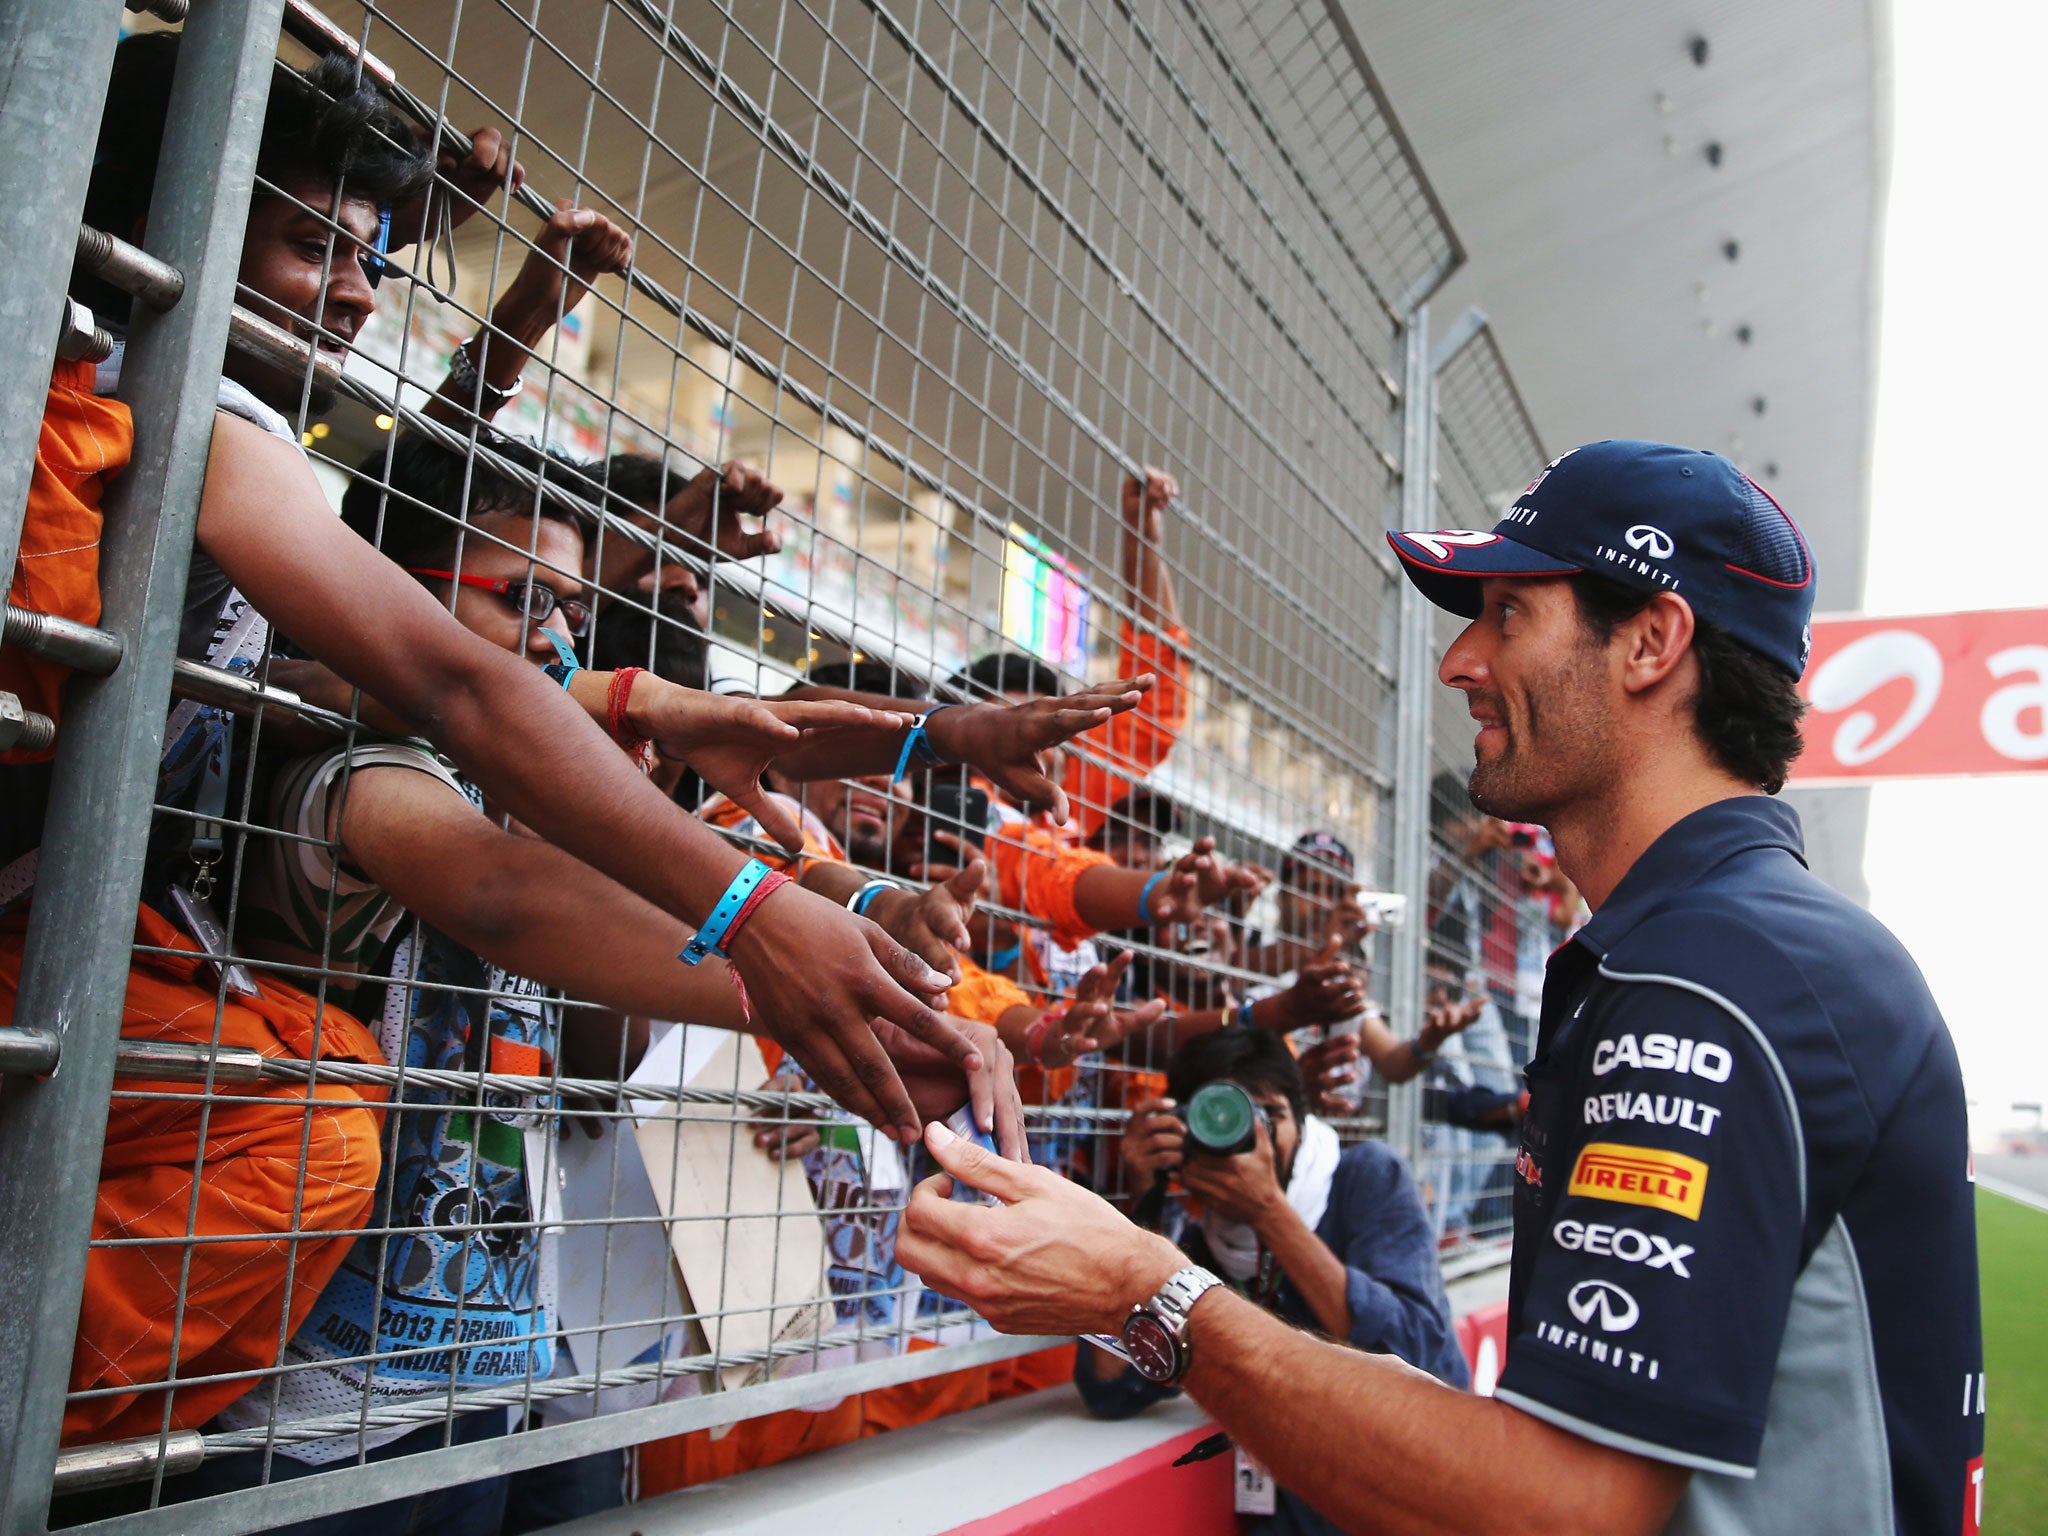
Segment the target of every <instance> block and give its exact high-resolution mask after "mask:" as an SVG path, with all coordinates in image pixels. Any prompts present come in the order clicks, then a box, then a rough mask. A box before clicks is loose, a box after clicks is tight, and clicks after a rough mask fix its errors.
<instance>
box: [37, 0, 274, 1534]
mask: <svg viewBox="0 0 2048 1536" xmlns="http://www.w3.org/2000/svg"><path fill="white" fill-rule="evenodd" d="M72 8H73V6H72V4H71V3H70V0H66V3H63V4H51V3H39V4H36V5H32V6H29V7H27V9H28V10H30V11H31V12H35V13H43V12H47V13H49V14H50V15H52V16H54V15H57V14H58V13H60V12H65V11H68V10H70V9H72ZM282 8H283V0H208V3H207V4H205V5H202V6H199V7H196V8H195V10H194V12H193V15H192V19H191V21H190V23H189V24H188V25H187V26H186V28H185V34H184V42H183V45H182V47H181V49H180V53H179V59H178V70H177V78H176V81H175V83H174V85H173V89H172V94H171V101H170V111H169V116H168V121H167V124H166V128H165V133H164V141H163V150H162V156H161V159H160V160H159V162H158V170H157V181H156V190H155V194H154V196H153V199H152V203H151V212H150V220H149V226H150V227H149V247H150V251H151V253H152V254H153V255H155V256H157V257H159V258H161V259H162V260H164V261H167V262H169V263H170V264H171V265H172V266H174V267H176V268H177V269H178V270H179V271H180V272H182V273H184V274H185V276H186V280H187V285H186V292H185V294H184V297H183V300H182V301H181V302H180V303H179V304H178V305H177V306H176V307H175V308H174V309H172V310H171V311H170V312H169V313H166V314H157V313H154V312H152V311H150V310H149V309H148V308H147V306H141V305H138V306H137V308H136V312H135V316H134V321H133V326H132V329H131V330H130V332H129V343H128V352H127V357H126V360H125V362H124V365H123V369H122V378H121V398H122V399H123V400H124V401H125V402H126V403H127V404H128V406H129V408H130V409H131V410H132V411H133V412H134V417H135V456H134V460H133V462H132V464H131V467H130V468H129V469H128V471H127V472H126V473H125V474H123V475H121V476H120V477H119V478H118V479H117V480H115V481H114V483H113V484H112V485H111V486H110V487H109V490H108V495H107V505H106V513H107V517H106V535H105V543H104V546H103V550H102V563H101V571H100V583H101V590H102V593H103V596H104V600H105V605H106V612H105V617H104V618H103V619H102V621H101V622H102V623H103V625H104V626H105V627H106V628H108V629H110V630H112V631H113V632H114V633H116V634H118V635H120V636H121V637H122V639H123V641H124V642H125V645H126V659H125V661H124V662H123V664H122V665H121V666H120V667H119V668H118V669H117V670H116V671H115V672H114V673H113V675H112V676H110V677H106V678H88V677H83V676H81V677H76V678H74V679H73V684H72V691H71V692H70V694H69V696H68V698H67V700H66V710H65V717H64V730H63V733H62V737H61V740H60V742H59V746H58V755H57V761H56V769H55V785H54V788H53V791H52V795H51V800H50V810H49V816H48V819H47V821H46V823H45V826H44V835H43V850H44V853H43V859H42V865H41V871H40V878H39V880H38V882H37V888H36V895H35V904H34V908H33V914H32V916H31V919H30V926H29V933H28V947H27V951H26V953H25V955H24V956H23V962H22V976H21V991H20V994H19V997H18V999H17V1003H16V1008H15V1021H16V1022H17V1023H18V1024H23V1025H33V1026H35V1027H38V1028H43V1029H49V1030H53V1031H55V1032H56V1033H57V1034H58V1035H59V1036H60V1037H61V1040H62V1050H61V1056H60V1061H59V1066H58V1070H57V1072H56V1073H55V1074H54V1075H53V1076H51V1077H49V1078H45V1079H40V1080H22V1079H16V1080H12V1081H9V1082H8V1083H7V1084H6V1085H5V1098H4V1099H0V1167H6V1168H10V1169H17V1170H18V1169H27V1168H31V1167H35V1168H42V1169H46V1170H50V1171H51V1173H52V1174H53V1176H52V1177H48V1178H41V1179H36V1178H23V1179H18V1180H16V1181H14V1187H13V1188H12V1189H10V1191H9V1196H8V1199H7V1200H6V1201H4V1202H0V1295H4V1296H6V1297H7V1305H6V1306H5V1307H0V1536H20V1533H40V1532H42V1531H43V1530H44V1528H45V1521H46V1516H47V1504H48V1497H49V1489H50V1483H51V1472H52V1468H53V1466H54V1464H55V1459H56V1454H57V1443H58V1435H59V1430H60V1427H61V1424H62V1419H63V1412H64V1393H65V1387H66V1383H67V1381H68V1379H69V1374H70V1364H71V1346H72V1339H73V1337H74V1335H75V1333H76V1330H77V1322H78V1307H79V1296H80V1291H81V1288H82V1287H83V1285H84V1280H85V1260H86V1241H87V1238H88V1235H89V1233H90V1229H91V1219H92V1209H93V1199H94V1193H95V1188H96V1183H97V1179H96V1175H97V1170H98V1168H99V1161H100V1147H101V1143H102V1141H103V1140H104V1137H105V1130H106V1113H107V1102H108V1094H109V1091H110V1089H111V1086H112V1082H113V1070H114V1056H115V1050H116V1044H117V1034H118V1029H119V1024H120V1017H121V1006H122V998H123V996H124V994H125V992H126V985H127V974H128V946H129V943H130V940H131V937H132V934H133V931H134V926H135V903H136V900H137V898H138V896H139V895H140V892H141V886H142V854H143V845H144V840H145V837H146V835H147V832H148V827H149V817H150V805H151V801H152V799H153V792H154V789H155V785H156V778H157V762H158V756H159V753H160V752H161V751H162V746H163V732H164V721H165V712H166V707H167V703H168V700H169V698H170V686H171V664H172V660H173V656H174V653H175V651H176V648H177V636H178V620H179V615H180V610H181V607H182V605H183V602H184V596H185V578H186V572H187V566H188V562H189V560H190V558H191V548H192V536H193V530H194V528H195V527H196V525H197V522H198V516H199V493H200V487H201V484H202V482H203V480H204V477H205V471H206V460H207V453H208V448H209V445H210V443H211V440H212V435H213V422H214V397H215V394H216V390H217V384H218V380H219V378H220V368H221V359H222V356H223V354H224V353H225V351H226V346H227V332H228V311H229V307H230V305H231V304H232V301H233V298H234V288H235V274H236V271H237V269H238V267H239V266H240V261H241V248H242V235H243V230H244V227H245V225H246V223H247V221H248V213H249V196H250V189H251V187H252V186H253V184H254V178H255V163H256V147H257V139H258V136H259V134H260V132H261V127H262V122H263V107H264V103H265V102H266V101H267V100H268V99H269V93H270V81H271V71H272V67H273V61H274V59H275V57H276V52H277V37H278V18H279V13H280V11H281V10H282ZM7 9H8V12H9V13H10V15H11V14H12V13H13V12H15V11H18V10H20V9H22V7H20V6H18V5H16V6H10V7H8V8H7ZM76 9H78V10H80V11H95V10H96V9H97V8H96V7H93V6H89V5H87V6H77V7H76ZM106 10H107V14H108V16H110V17H112V16H115V15H116V14H117V12H116V11H115V9H114V8H113V7H112V6H108V7H107V8H106ZM13 25H14V23H13V21H12V20H10V21H9V22H8V23H7V26H8V27H9V28H10V29H11V28H12V27H13ZM96 57H99V58H100V59H101V63H102V74H104V67H103V66H104V55H103V54H102V55H98V56H96ZM85 94H87V95H91V94H92V93H91V92H87V93H85ZM95 100H97V97H95ZM77 136H78V137H79V138H80V139H81V140H82V142H83V143H85V144H86V145H88V146H89V145H90V144H91V142H92V139H93V135H92V134H91V133H83V134H80V135H77ZM57 148H58V146H56V145H49V144H46V145H42V146H40V147H39V148H38V149H37V151H36V153H37V154H48V153H50V152H53V151H54V150H56V149H57ZM0 169H5V167H4V166H0ZM75 208H76V204H75V203H67V204H64V205H63V206H62V208H61V209H57V208H54V207H50V206H47V205H43V206H38V207H37V209H36V211H37V217H35V218H32V219H30V220H27V221H26V222H25V224H24V228H26V227H27V225H31V224H34V225H46V226H48V228H49V229H50V230H51V231H52V232H53V233H52V238H53V239H56V243H57V245H58V246H61V247H62V250H61V252H59V253H58V254H57V255H55V256H53V257H52V258H50V261H49V263H48V264H49V265H50V266H51V267H52V268H53V270H55V271H57V272H59V273H60V274H61V273H62V272H66V271H68V270H69V268H70V259H71V252H72V247H73V246H74V244H75V242H76V240H77V235H78V230H77V223H78V220H77V216H76V212H75ZM60 212H61V213H63V214H64V215H65V216H64V217H59V216H58V214H59V213H60ZM59 236H61V238H57V237H59ZM54 248H55V247H53V249H54ZM11 265H14V266H17V267H18V266H21V265H27V263H13V264H11ZM55 316H56V310H55V306H54V304H53V305H52V306H51V307H50V310H49V315H48V318H49V322H50V325H51V326H52V327H54V325H55V323H56V320H55ZM24 355H26V354H24ZM36 355H41V354H40V352H39V353H37V354H36ZM38 376H40V375H38ZM36 396H37V407H36V409H37V413H38V415H40V411H41V398H42V386H41V385H40V384H38V385H37V389H36ZM31 441H32V440H31ZM0 447H4V450H5V452H6V453H7V454H9V455H12V454H14V453H15V452H16V448H15V445H14V442H13V439H12V437H8V438H6V439H5V440H4V443H0ZM21 451H22V455H23V462H24V463H25V462H26V452H27V450H26V449H25V448H24V449H23V450H21ZM12 467H13V465H12V462H11V459H10V460H8V461H4V462H0V471H5V470H9V469H12Z"/></svg>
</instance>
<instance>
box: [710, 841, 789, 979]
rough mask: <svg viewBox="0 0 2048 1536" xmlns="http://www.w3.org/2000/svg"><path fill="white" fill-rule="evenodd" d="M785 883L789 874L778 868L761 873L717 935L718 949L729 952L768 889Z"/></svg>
mask: <svg viewBox="0 0 2048 1536" xmlns="http://www.w3.org/2000/svg"><path fill="white" fill-rule="evenodd" d="M787 884H789V876H787V875H785V874H784V873H783V872H782V871H781V870H779V869H771V870H769V871H768V873H767V874H765V875H763V876H762V877H761V883H760V884H759V885H757V886H755V887H754V889H753V890H752V891H751V892H749V893H748V895H747V900H746V904H745V905H744V906H742V907H741V908H740V909H739V911H737V912H735V913H734V914H733V915H732V921H731V922H729V923H727V924H726V925H725V932H724V933H723V934H722V935H721V936H720V937H719V940H718V947H719V949H720V950H721V951H723V952H725V953H728V954H729V953H730V952H731V950H732V941H733V939H734V938H735V937H736V936H737V935H738V934H739V931H740V927H741V925H742V924H744V923H745V922H746V920H747V919H748V918H750V917H752V916H753V915H754V910H755V908H757V907H759V906H760V905H761V903H762V902H764V901H766V900H767V899H768V893H769V892H770V891H772V890H775V889H776V888H778V887H780V886H785V885H787ZM733 976H734V978H735V979H737V978H738V976H739V972H738V971H734V972H733ZM740 996H741V998H742V999H743V1000H744V998H745V997H746V993H745V991H744V990H742V992H741V993H740Z"/></svg>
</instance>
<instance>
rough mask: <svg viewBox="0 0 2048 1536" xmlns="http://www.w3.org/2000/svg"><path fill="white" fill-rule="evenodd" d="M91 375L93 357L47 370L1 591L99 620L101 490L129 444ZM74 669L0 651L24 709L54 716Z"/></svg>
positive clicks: (61, 613)
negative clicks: (8, 575)
mask: <svg viewBox="0 0 2048 1536" xmlns="http://www.w3.org/2000/svg"><path fill="white" fill-rule="evenodd" d="M92 380H93V365H92V364H91V363H89V362H85V361H83V360H80V361H77V362H62V361H60V362H59V363H58V364H57V365H56V367H55V368H54V369H53V370H52V372H51V374H50V393H49V396H48V398H47V400H46V401H45V403H44V405H43V427H42V433H41V436H40V437H38V439H37V441H36V463H35V472H34V474H33V476H32V478H31V479H30V480H29V487H28V513H27V518H26V520H25V521H24V522H23V524H22V527H21V552H20V554H19V555H17V556H16V557H15V562H14V576H13V580H12V582H11V583H10V585H9V586H8V589H7V600H8V601H9V602H10V603H13V604H15V605H16V606H17V607H21V608H27V609H30V610H32V611H34V612H36V613H48V614H54V615H55V616H57V617H58V618H62V619H72V620H75V621H77V622H78V623H80V624H97V623H98V622H99V620H100V496H101V494H102V493H103V492H104V491H105V489H106V482H107V481H108V480H109V479H111V478H112V477H113V476H115V475H117V474H119V473H120V472H121V471H122V470H123V469H125V468H126V467H127V464H128V457H129V455H130V454H131V453H132V452H133V451H134V449H135V425H134V423H133V422H132V421H131V420H130V419H129V416H128V407H127V406H125V405H123V404H121V402H120V401H118V400H103V399H101V398H100V397H99V396H97V395H95V394H94V393H93V392H92ZM70 674H71V669H70V668H69V667H67V666H64V665H62V664H61V663H58V662H54V661H47V660H44V659H43V658H41V657H38V656H31V655H29V654H28V652H26V651H21V650H15V649H13V648H11V647H10V648H8V649H7V650H4V651H0V690H4V691H5V692H8V693H13V694H18V695H20V697H21V702H22V706H23V707H24V708H26V709H31V710H34V711H35V712H36V713H37V714H42V715H48V716H50V717H51V718H52V719H55V718H56V717H57V715H58V693H59V690H60V689H61V688H62V687H63V684H64V679H65V678H66V677H68V676H70ZM55 755H56V748H54V747H51V748H48V749H46V750H44V751H41V752H30V751H28V750H27V749H26V748H22V747H17V748H15V749H14V750H13V751H11V752H6V753H0V762H7V763H35V762H42V761H43V760H45V759H47V758H50V757H53V756H55Z"/></svg>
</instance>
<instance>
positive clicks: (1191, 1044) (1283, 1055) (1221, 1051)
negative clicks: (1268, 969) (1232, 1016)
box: [1166, 1024, 1308, 1125]
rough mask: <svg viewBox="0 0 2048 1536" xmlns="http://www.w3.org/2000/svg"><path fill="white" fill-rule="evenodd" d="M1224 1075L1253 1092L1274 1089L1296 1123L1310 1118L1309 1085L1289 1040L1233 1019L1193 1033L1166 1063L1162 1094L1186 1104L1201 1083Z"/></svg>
mask: <svg viewBox="0 0 2048 1536" xmlns="http://www.w3.org/2000/svg"><path fill="white" fill-rule="evenodd" d="M1222 1078H1228V1079H1229V1080H1230V1081H1231V1082H1233V1083H1236V1084H1237V1085H1238V1086H1239V1087H1240V1088H1245V1089H1248V1090H1250V1091H1251V1092H1253V1093H1277V1094H1279V1095H1280V1096H1281V1097H1282V1098H1284V1099H1285V1100H1287V1107H1288V1108H1289V1109H1291V1110H1293V1111H1294V1123H1295V1124H1296V1125H1299V1124H1301V1123H1302V1121H1303V1120H1305V1119H1306V1118H1307V1117H1308V1090H1307V1089H1306V1088H1304V1087H1303V1086H1302V1081H1301V1067H1300V1066H1299V1064H1297V1063H1296V1061H1295V1059H1294V1052H1292V1051H1290V1050H1289V1049H1287V1042H1286V1041H1285V1040H1282V1039H1281V1038H1280V1037H1279V1036H1278V1035H1272V1034H1268V1033H1266V1031H1264V1030H1262V1029H1247V1028H1246V1027H1245V1026H1243V1025H1242V1024H1233V1025H1231V1026H1230V1027H1229V1028H1228V1029H1219V1030H1216V1031H1214V1032H1213V1033H1211V1034H1206V1035H1197V1036H1196V1037H1195V1038H1194V1039H1192V1040H1190V1041H1188V1043H1187V1044H1186V1045H1183V1046H1182V1047H1181V1048H1180V1049H1179V1050H1177V1051H1175V1052H1174V1053H1173V1058H1172V1060H1170V1061H1168V1062H1167V1064H1166V1096H1167V1097H1168V1098H1170V1099H1172V1100H1173V1101H1174V1103H1176V1104H1178V1105H1180V1107H1181V1108H1182V1109H1186V1108H1187V1105H1188V1101H1189V1100H1190V1099H1192V1098H1193V1097H1194V1096H1195V1090H1196V1089H1197V1088H1199V1087H1201V1086H1202V1085H1203V1084H1204V1083H1213V1082H1216V1081H1217V1080H1218V1079H1222Z"/></svg>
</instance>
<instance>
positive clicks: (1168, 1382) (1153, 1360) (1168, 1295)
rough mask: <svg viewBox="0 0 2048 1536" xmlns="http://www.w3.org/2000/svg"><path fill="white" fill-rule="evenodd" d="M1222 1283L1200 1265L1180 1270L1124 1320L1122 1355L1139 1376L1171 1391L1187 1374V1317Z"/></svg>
mask: <svg viewBox="0 0 2048 1536" xmlns="http://www.w3.org/2000/svg"><path fill="white" fill-rule="evenodd" d="M1222 1283H1223V1282H1222V1281H1221V1280H1219V1279H1218V1278H1217V1277H1216V1276H1214V1275H1212V1274H1210V1273H1209V1271H1208V1270H1206V1269H1203V1268H1202V1267H1201V1266H1200V1265H1198V1264H1190V1265H1188V1266H1187V1267H1186V1268H1185V1269H1182V1270H1177V1271H1176V1272H1175V1273H1174V1274H1173V1275H1172V1276H1171V1277H1169V1278H1168V1280H1167V1282H1166V1284H1164V1285H1162V1286H1160V1287H1159V1290H1158V1291H1157V1292H1156V1293H1155V1294H1154V1295H1153V1297H1152V1299H1151V1300H1150V1301H1147V1302H1143V1303H1141V1304H1140V1305H1138V1306H1135V1307H1133V1308H1131V1315H1130V1316H1129V1317H1127V1318H1125V1319H1124V1327H1123V1334H1122V1337H1121V1343H1122V1345H1123V1348H1122V1349H1121V1350H1120V1351H1119V1353H1121V1354H1122V1355H1123V1357H1124V1358H1125V1359H1126V1360H1128V1361H1130V1362H1131V1364H1132V1365H1133V1366H1134V1367H1136V1369H1137V1372H1138V1374H1139V1375H1140V1376H1143V1377H1144V1378H1145V1379H1146V1380H1147V1381H1151V1382H1157V1383H1158V1384H1159V1385H1160V1386H1163V1387H1170V1386H1172V1385H1173V1384H1174V1383H1175V1382H1177V1381H1179V1380H1180V1379H1181V1378H1182V1377H1183V1376H1185V1375H1187V1373H1188V1366H1189V1364H1190V1362H1191V1360H1192V1358H1193V1357H1192V1353H1191V1351H1190V1349H1189V1346H1188V1313H1189V1311H1190V1310H1191V1309H1192V1308H1193V1307H1194V1304H1195V1302H1196V1301H1197V1300H1199V1299H1200V1298H1201V1296H1202V1295H1203V1294H1204V1293H1205V1292H1207V1291H1208V1290H1209V1289H1211V1288H1212V1287H1214V1286H1218V1285H1221V1284H1222Z"/></svg>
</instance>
